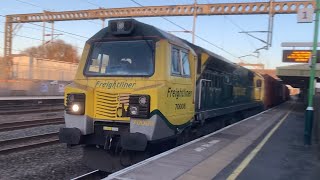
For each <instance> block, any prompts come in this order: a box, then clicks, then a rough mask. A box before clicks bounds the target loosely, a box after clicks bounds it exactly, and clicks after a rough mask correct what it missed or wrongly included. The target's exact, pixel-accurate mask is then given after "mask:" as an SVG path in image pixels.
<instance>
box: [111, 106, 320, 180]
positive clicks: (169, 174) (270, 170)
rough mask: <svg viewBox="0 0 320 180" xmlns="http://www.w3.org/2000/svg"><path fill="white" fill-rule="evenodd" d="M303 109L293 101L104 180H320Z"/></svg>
mask: <svg viewBox="0 0 320 180" xmlns="http://www.w3.org/2000/svg"><path fill="white" fill-rule="evenodd" d="M304 110H305V107H304V105H303V104H302V103H300V102H296V101H289V102H286V103H283V104H281V105H279V106H277V107H275V108H273V109H269V110H267V111H264V112H262V113H260V114H257V115H255V116H253V117H250V118H247V119H245V120H242V121H240V122H238V123H235V124H232V125H230V126H228V127H225V128H223V129H220V130H218V131H216V132H214V133H211V134H209V135H206V136H203V137H201V138H199V139H196V140H193V141H191V142H188V143H186V144H183V145H181V146H178V147H176V148H174V149H171V150H169V151H167V152H164V153H161V154H159V155H157V156H154V157H151V158H149V159H146V160H144V161H142V162H139V163H137V164H134V165H132V166H130V167H127V168H125V169H123V170H120V171H118V172H115V173H113V174H110V175H109V176H108V177H107V178H105V179H112V180H116V179H118V180H120V179H121V180H123V179H125V180H127V179H139V180H147V179H148V180H149V179H163V180H164V179H165V180H167V179H179V180H189V179H190V180H191V179H192V180H193V179H197V180H206V179H228V180H233V179H241V180H242V179H243V180H247V179H257V178H258V179H268V180H269V179H308V180H311V179H317V180H319V179H320V158H319V154H320V151H319V149H318V148H317V145H313V146H304V145H303V130H304Z"/></svg>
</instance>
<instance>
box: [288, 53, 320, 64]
mask: <svg viewBox="0 0 320 180" xmlns="http://www.w3.org/2000/svg"><path fill="white" fill-rule="evenodd" d="M311 55H312V51H311V50H283V56H282V62H292V63H308V62H309V60H310V58H311ZM317 58H318V60H317V63H319V62H320V61H319V59H320V51H317Z"/></svg>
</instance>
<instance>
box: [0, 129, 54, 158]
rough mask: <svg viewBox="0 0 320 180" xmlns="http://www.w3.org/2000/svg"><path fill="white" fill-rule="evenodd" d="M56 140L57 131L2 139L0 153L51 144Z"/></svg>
mask: <svg viewBox="0 0 320 180" xmlns="http://www.w3.org/2000/svg"><path fill="white" fill-rule="evenodd" d="M58 142H59V139H58V132H53V133H47V134H40V135H34V136H28V137H22V138H13V139H8V140H3V141H0V154H8V153H12V152H17V151H22V150H27V149H31V148H36V147H42V146H47V145H52V144H56V143H58Z"/></svg>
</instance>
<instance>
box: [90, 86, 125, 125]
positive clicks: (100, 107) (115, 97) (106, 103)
mask: <svg viewBox="0 0 320 180" xmlns="http://www.w3.org/2000/svg"><path fill="white" fill-rule="evenodd" d="M122 104H123V105H124V106H125V107H127V105H128V104H129V94H115V93H106V92H103V91H95V107H94V114H95V115H94V116H95V118H97V119H108V120H129V119H128V118H126V117H118V116H117V109H118V108H122V106H123V105H122Z"/></svg>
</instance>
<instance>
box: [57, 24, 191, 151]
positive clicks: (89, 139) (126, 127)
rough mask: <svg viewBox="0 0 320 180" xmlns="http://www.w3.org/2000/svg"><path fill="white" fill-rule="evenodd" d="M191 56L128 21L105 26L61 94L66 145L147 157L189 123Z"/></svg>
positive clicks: (181, 46)
mask: <svg viewBox="0 0 320 180" xmlns="http://www.w3.org/2000/svg"><path fill="white" fill-rule="evenodd" d="M194 56H195V55H194V52H193V51H192V50H191V49H190V47H188V46H187V45H185V43H183V41H181V40H180V39H178V38H175V37H174V36H172V35H170V34H168V33H165V32H163V31H161V30H159V29H156V28H154V27H152V26H149V25H146V24H143V23H140V22H137V21H135V20H132V19H124V20H113V21H109V25H108V27H107V28H105V29H102V30H101V31H100V32H98V33H97V34H96V35H94V36H93V37H92V38H91V39H89V40H88V41H87V43H86V46H85V49H84V52H83V54H82V58H81V62H80V64H79V67H78V71H77V73H76V77H75V79H74V82H73V83H72V84H70V85H69V86H67V87H66V89H65V107H66V110H65V124H66V127H65V128H62V129H60V133H59V138H60V141H61V142H63V143H67V144H70V145H78V144H85V145H93V146H97V147H100V148H102V149H104V150H115V151H121V150H133V151H144V150H145V149H146V147H147V145H148V142H156V141H158V140H162V139H165V138H171V137H175V135H176V134H177V133H178V132H180V131H181V130H182V129H183V128H185V127H186V126H187V125H188V124H189V123H190V121H191V120H192V118H193V116H194V95H193V94H194V93H193V91H194V82H195V78H194V77H195V75H194V73H195V72H194V70H193V69H192V67H194V64H195V63H194V62H193V60H194V59H195V58H194Z"/></svg>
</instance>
